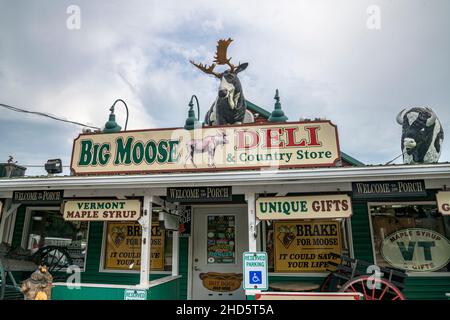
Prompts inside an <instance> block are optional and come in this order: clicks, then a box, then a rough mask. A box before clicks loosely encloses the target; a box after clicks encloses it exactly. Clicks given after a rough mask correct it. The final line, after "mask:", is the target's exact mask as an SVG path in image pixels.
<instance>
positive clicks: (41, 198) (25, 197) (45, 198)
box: [12, 190, 64, 204]
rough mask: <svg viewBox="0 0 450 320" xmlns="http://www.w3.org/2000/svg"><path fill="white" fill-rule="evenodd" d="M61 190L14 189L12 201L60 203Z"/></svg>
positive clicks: (62, 195) (22, 202) (62, 193)
mask: <svg viewBox="0 0 450 320" xmlns="http://www.w3.org/2000/svg"><path fill="white" fill-rule="evenodd" d="M63 197H64V191H63V190H40V191H34V190H33V191H14V192H13V197H12V202H13V203H20V204H60V203H61V202H62V200H63Z"/></svg>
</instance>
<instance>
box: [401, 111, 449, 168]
mask: <svg viewBox="0 0 450 320" xmlns="http://www.w3.org/2000/svg"><path fill="white" fill-rule="evenodd" d="M397 122H398V124H400V125H401V126H402V128H403V133H402V141H401V148H402V153H403V163H405V164H418V163H437V162H438V161H439V157H440V155H441V145H442V141H443V140H444V131H443V130H442V125H441V123H440V121H439V119H438V118H437V116H436V114H435V113H434V111H433V110H431V109H430V108H424V107H414V108H411V109H409V110H407V111H406V109H403V110H402V111H401V112H400V113H399V114H398V115H397Z"/></svg>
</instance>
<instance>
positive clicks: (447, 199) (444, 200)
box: [436, 191, 450, 216]
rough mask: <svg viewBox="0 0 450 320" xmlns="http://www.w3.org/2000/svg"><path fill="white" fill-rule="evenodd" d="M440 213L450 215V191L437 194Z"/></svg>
mask: <svg viewBox="0 0 450 320" xmlns="http://www.w3.org/2000/svg"><path fill="white" fill-rule="evenodd" d="M436 201H437V205H438V211H439V212H440V213H442V214H443V215H445V216H448V215H450V191H439V192H438V193H436Z"/></svg>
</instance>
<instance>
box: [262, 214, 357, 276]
mask: <svg viewBox="0 0 450 320" xmlns="http://www.w3.org/2000/svg"><path fill="white" fill-rule="evenodd" d="M347 224H348V221H347V219H339V220H289V221H273V222H271V223H268V224H267V225H266V228H265V229H266V232H265V234H266V251H267V254H268V260H269V261H268V263H269V272H281V273H283V272H302V273H303V272H305V273H307V272H327V268H328V266H327V263H328V261H334V259H333V258H332V257H331V256H330V255H329V254H330V253H336V254H342V255H347V256H349V255H350V242H349V241H348V232H347V229H348V225H347Z"/></svg>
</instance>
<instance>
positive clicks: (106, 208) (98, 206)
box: [63, 200, 141, 221]
mask: <svg viewBox="0 0 450 320" xmlns="http://www.w3.org/2000/svg"><path fill="white" fill-rule="evenodd" d="M63 216H64V220H69V221H70V220H72V221H136V220H138V219H139V218H140V216H141V202H140V201H139V200H67V201H65V202H64V208H63Z"/></svg>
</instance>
